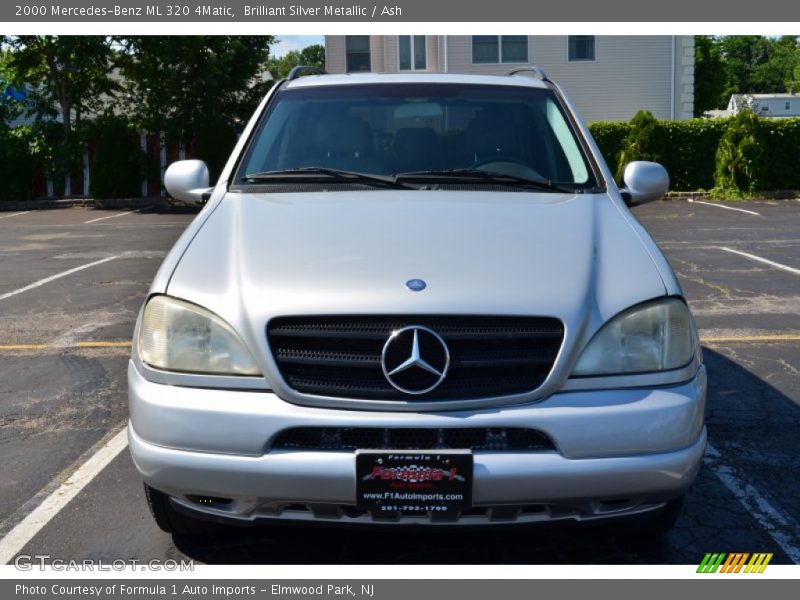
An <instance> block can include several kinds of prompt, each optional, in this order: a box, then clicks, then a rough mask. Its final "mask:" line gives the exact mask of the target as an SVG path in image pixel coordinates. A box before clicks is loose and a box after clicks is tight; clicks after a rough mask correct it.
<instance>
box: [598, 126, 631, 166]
mask: <svg viewBox="0 0 800 600" xmlns="http://www.w3.org/2000/svg"><path fill="white" fill-rule="evenodd" d="M629 130H630V126H629V125H628V124H627V123H619V122H616V121H596V122H594V123H589V131H590V132H591V134H592V137H593V138H594V141H595V142H597V147H598V148H600V153H601V154H602V155H603V158H604V159H605V161H606V164H607V165H608V169H609V170H610V171H611V172H612V173H616V172H617V168H618V165H617V161H618V160H619V153H620V152H621V151H622V143H623V142H624V141H625V137H626V136H627V135H628V131H629Z"/></svg>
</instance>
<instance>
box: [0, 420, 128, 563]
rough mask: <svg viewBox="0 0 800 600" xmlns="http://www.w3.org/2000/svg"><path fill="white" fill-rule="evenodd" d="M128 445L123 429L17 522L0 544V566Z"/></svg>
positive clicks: (14, 554) (8, 560)
mask: <svg viewBox="0 0 800 600" xmlns="http://www.w3.org/2000/svg"><path fill="white" fill-rule="evenodd" d="M127 445H128V435H127V429H126V428H125V427H123V428H122V429H121V430H120V431H119V433H117V434H116V435H115V436H114V437H113V438H111V440H109V441H108V443H106V444H105V445H103V446H102V447H101V448H100V449H99V450H98V451H97V452H96V453H95V454H93V455H92V457H91V458H90V459H89V460H87V461H86V462H85V463H83V464H82V465H81V466H80V467H79V468H78V470H77V471H75V472H74V473H73V474H72V475H71V476H70V477H69V479H67V480H66V481H65V482H64V483H62V484H61V485H60V486H59V487H58V489H56V490H55V491H54V492H53V493H52V494H50V495H49V496H48V497H47V498H45V500H44V501H43V502H42V503H41V504H40V505H39V506H37V507H36V508H35V509H34V510H33V511H31V512H30V514H28V516H26V517H25V518H24V519H22V521H20V522H19V523H18V524H17V525H16V526H15V527H14V529H12V530H11V531H9V532H8V535H6V536H5V537H4V538H3V539H2V540H0V565H5V564H8V563H9V562H10V561H11V560H13V558H14V557H15V556H16V555H17V553H19V551H20V550H22V549H23V548H24V547H25V545H26V544H27V543H28V542H30V541H31V540H32V539H33V537H34V536H35V535H36V534H37V533H39V532H40V531H41V530H42V528H43V527H44V526H45V525H47V524H48V523H49V522H50V521H51V520H52V519H53V517H55V516H56V515H57V514H58V513H59V512H60V511H61V509H62V508H64V507H65V506H66V505H67V504H68V503H69V501H70V500H72V499H73V498H74V497H75V496H77V495H78V494H79V493H80V492H81V490H83V488H85V487H86V486H87V485H88V484H89V482H90V481H92V479H94V478H95V477H96V476H97V475H98V474H99V473H100V472H101V471H102V470H103V469H104V468H106V466H107V465H108V464H109V463H110V462H111V461H112V460H114V459H115V458H116V457H117V456H118V455H119V453H120V452H122V450H123V449H125V447H126V446H127Z"/></svg>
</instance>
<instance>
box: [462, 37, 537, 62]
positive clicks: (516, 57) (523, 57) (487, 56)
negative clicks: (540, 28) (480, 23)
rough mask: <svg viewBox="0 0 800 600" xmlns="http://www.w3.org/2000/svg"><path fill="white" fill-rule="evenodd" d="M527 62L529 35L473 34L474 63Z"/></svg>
mask: <svg viewBox="0 0 800 600" xmlns="http://www.w3.org/2000/svg"><path fill="white" fill-rule="evenodd" d="M527 62H528V36H527V35H473V36H472V64H475V65H480V64H492V63H527Z"/></svg>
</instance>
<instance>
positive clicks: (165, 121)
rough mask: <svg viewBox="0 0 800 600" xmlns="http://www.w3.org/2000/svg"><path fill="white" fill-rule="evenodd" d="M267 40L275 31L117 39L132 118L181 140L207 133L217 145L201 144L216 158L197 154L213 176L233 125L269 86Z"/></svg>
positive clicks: (226, 149) (226, 150)
mask: <svg viewBox="0 0 800 600" xmlns="http://www.w3.org/2000/svg"><path fill="white" fill-rule="evenodd" d="M273 41H274V38H273V36H241V37H240V36H213V35H208V36H140V37H125V38H118V39H117V43H118V44H119V45H120V46H121V47H122V49H123V50H122V52H121V53H120V58H119V64H120V67H121V72H122V75H123V76H124V78H125V81H126V84H125V85H126V96H127V100H128V101H127V104H128V105H129V106H132V107H134V108H133V109H132V110H133V115H132V116H133V118H134V120H135V122H136V123H137V124H138V125H139V126H140V127H143V128H145V129H148V130H150V131H162V132H165V133H166V134H167V135H168V136H169V137H172V138H173V139H179V140H182V141H184V142H186V141H188V139H187V138H188V137H189V136H190V135H193V136H197V137H198V138H201V139H203V140H205V139H208V138H211V137H213V138H214V139H215V140H216V141H217V143H208V144H206V143H204V144H202V145H203V146H204V147H205V148H207V149H209V151H213V152H214V156H208V155H206V156H201V158H203V159H205V160H206V161H207V162H209V166H210V167H211V171H212V176H215V175H216V174H217V173H218V172H219V170H220V169H221V167H222V165H223V164H224V160H225V157H226V156H227V154H228V153H229V152H230V150H231V146H232V144H233V142H234V141H235V131H236V130H237V129H238V130H240V129H241V128H242V127H243V126H244V124H245V123H246V122H247V120H248V119H249V117H250V115H251V114H252V112H253V110H254V109H255V107H256V106H257V105H258V103H259V101H260V100H261V99H262V98H263V96H264V94H265V93H266V91H267V90H268V89H269V87H270V86H271V85H272V81H271V80H270V79H269V78H268V77H265V74H266V62H267V60H268V58H269V48H270V45H271V44H272V43H273ZM207 132H214V133H213V135H212V134H211V133H209V134H208V135H206V133H207ZM220 132H223V133H220ZM223 134H224V135H223Z"/></svg>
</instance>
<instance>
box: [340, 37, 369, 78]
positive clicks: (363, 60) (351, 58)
mask: <svg viewBox="0 0 800 600" xmlns="http://www.w3.org/2000/svg"><path fill="white" fill-rule="evenodd" d="M345 48H346V52H347V72H348V73H353V72H357V71H369V70H370V57H369V36H368V35H347V36H345Z"/></svg>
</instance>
